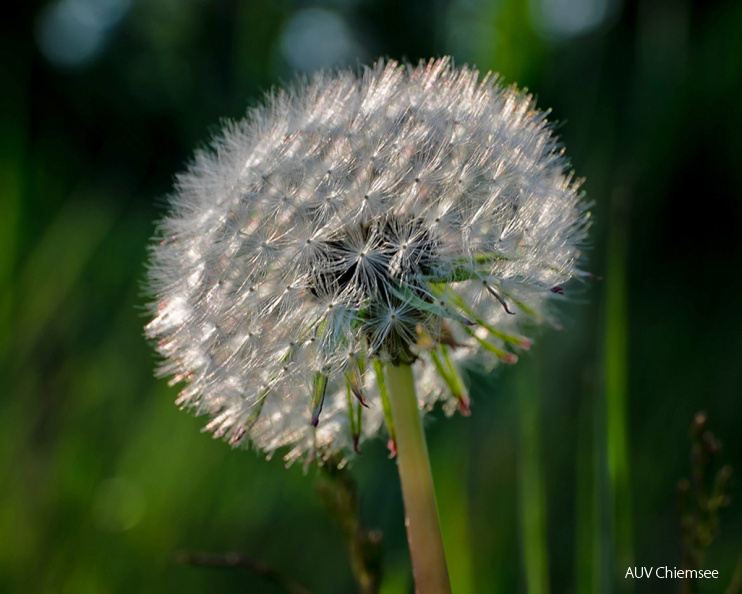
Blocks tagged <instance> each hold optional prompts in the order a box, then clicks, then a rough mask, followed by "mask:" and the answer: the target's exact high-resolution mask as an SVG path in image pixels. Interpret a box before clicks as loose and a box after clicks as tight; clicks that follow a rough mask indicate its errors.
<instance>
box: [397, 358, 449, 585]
mask: <svg viewBox="0 0 742 594" xmlns="http://www.w3.org/2000/svg"><path fill="white" fill-rule="evenodd" d="M385 370H386V380H387V381H386V387H387V389H388V392H389V401H390V404H391V408H392V417H393V419H394V432H395V436H396V441H397V464H398V467H399V477H400V480H401V482H402V497H403V499H404V507H405V515H406V518H405V525H406V526H407V541H408V543H409V546H410V556H411V557H412V572H413V574H414V576H415V586H416V591H417V592H418V594H450V592H451V585H450V583H449V580H448V569H447V568H446V557H445V555H444V553H443V540H442V538H441V529H440V525H439V524H438V511H437V509H436V505H435V493H434V491H433V475H432V473H431V471H430V460H429V459H428V448H427V445H426V444H425V435H424V433H423V429H422V423H421V422H420V411H419V410H418V406H417V397H416V395H415V380H414V377H413V375H412V367H410V366H409V365H386V366H385Z"/></svg>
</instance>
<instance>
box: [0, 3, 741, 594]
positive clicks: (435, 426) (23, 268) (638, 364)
mask: <svg viewBox="0 0 742 594" xmlns="http://www.w3.org/2000/svg"><path fill="white" fill-rule="evenodd" d="M17 9H18V10H19V12H17V13H16V14H15V15H14V16H13V17H12V18H10V17H9V15H6V18H4V20H3V21H2V25H0V26H1V27H2V33H1V34H0V47H1V48H2V62H1V64H0V66H1V68H2V71H1V72H0V81H1V82H0V84H1V85H2V87H1V89H2V90H1V92H0V113H1V114H2V122H3V123H2V131H1V133H0V180H1V181H0V191H1V194H0V200H1V203H0V373H1V377H2V379H3V386H4V389H3V390H2V396H1V397H0V444H1V445H0V591H3V592H13V593H15V592H23V593H27V592H31V593H35V592H39V593H46V592H62V593H88V592H89V593H108V592H111V593H113V592H256V593H276V592H281V591H282V590H280V589H279V588H278V587H277V586H276V585H274V584H272V583H270V582H269V581H267V580H265V579H263V578H261V577H258V576H255V575H253V574H251V573H249V572H244V571H231V570H219V569H213V568H201V567H190V566H183V565H179V564H176V563H175V562H174V561H173V558H174V553H175V552H176V551H179V550H186V551H210V552H226V551H241V552H243V553H245V554H247V555H249V556H251V557H253V558H255V559H258V560H260V561H262V562H264V563H266V564H268V565H270V566H271V567H273V568H275V569H276V570H277V571H280V572H283V573H285V574H286V575H287V576H290V577H291V578H292V579H294V580H296V581H298V582H300V583H301V584H303V585H304V586H305V587H306V588H308V589H309V590H311V591H312V592H315V593H326V592H353V591H354V590H355V585H354V581H353V577H352V573H351V570H350V566H349V563H348V558H347V554H346V551H345V549H344V545H343V541H342V538H341V535H340V532H339V530H338V529H337V528H336V526H335V525H334V524H333V522H332V519H331V518H330V517H329V516H328V514H327V513H326V511H325V510H324V508H323V506H322V503H321V501H320V499H319V498H318V496H317V494H316V492H315V486H314V484H315V479H316V472H315V471H314V470H310V471H309V472H307V473H304V472H303V470H302V467H301V465H295V466H293V467H291V468H290V469H288V470H286V469H285V468H284V464H283V462H282V460H281V459H280V457H278V456H277V457H276V458H275V459H273V460H270V461H266V460H264V459H263V457H261V456H259V455H257V454H255V453H254V452H251V451H231V450H230V448H229V447H228V446H227V445H225V444H223V443H221V442H219V441H212V440H211V439H210V438H209V436H208V435H205V434H201V433H200V428H201V426H202V425H203V424H204V421H203V419H197V418H193V417H191V416H189V415H188V414H185V413H183V412H180V411H178V409H177V408H176V407H175V406H174V405H173V400H174V399H175V396H176V392H177V388H168V387H167V385H166V382H165V381H161V380H155V379H154V378H153V375H152V371H153V367H154V362H155V357H154V354H153V350H152V349H151V348H150V346H149V345H147V344H146V342H145V340H144V338H143V336H142V327H143V325H144V323H145V322H146V321H147V320H146V318H145V317H144V313H143V303H144V302H145V301H146V296H143V295H142V291H141V281H142V278H143V276H144V264H143V263H144V261H145V259H146V256H147V245H148V242H149V238H150V237H151V236H152V234H153V232H154V221H155V220H156V219H157V218H159V217H160V216H162V214H163V212H164V208H165V204H166V201H165V200H164V197H166V196H167V194H168V192H169V191H170V187H171V183H172V180H173V175H174V174H175V173H176V172H178V171H179V170H181V169H182V168H183V167H184V164H185V162H186V161H187V159H188V158H189V155H191V153H192V151H193V150H194V148H196V147H198V146H202V145H203V144H204V143H205V142H206V141H207V140H208V139H209V137H210V135H211V134H212V133H213V132H215V131H216V129H217V128H218V125H219V122H220V120H221V119H222V118H226V117H228V118H239V117H241V116H242V115H243V114H244V113H245V109H246V107H247V106H250V105H256V104H257V103H258V102H259V101H260V100H261V97H262V96H263V94H264V93H265V92H266V91H268V90H270V89H271V88H272V87H273V86H274V85H277V84H281V82H285V81H290V80H292V78H293V76H294V74H293V73H294V72H295V71H303V72H310V71H313V70H316V69H318V68H321V67H326V66H346V65H347V66H350V67H353V68H357V67H358V66H359V65H362V64H367V63H370V62H371V61H373V60H374V59H375V58H376V57H378V56H389V57H394V58H404V59H407V60H410V61H412V62H417V61H418V60H419V59H427V58H429V57H431V56H440V55H445V54H451V55H452V56H454V59H455V61H456V63H457V64H463V63H469V64H475V65H476V66H478V67H479V68H480V70H482V71H486V70H490V69H492V70H495V71H498V72H500V73H501V74H502V76H503V78H504V80H505V81H506V82H507V83H517V84H518V85H520V86H525V87H528V88H529V89H531V91H532V92H534V93H535V94H536V96H537V98H538V104H539V106H540V107H542V108H552V110H553V111H552V113H551V116H550V117H551V119H552V120H554V121H557V122H559V124H558V130H559V134H560V135H561V138H562V139H563V141H564V144H565V146H566V147H567V153H568V155H569V156H570V158H571V160H572V163H573V165H574V167H575V170H576V172H577V174H578V175H579V176H584V177H585V178H586V182H585V184H584V189H585V190H586V192H587V193H588V195H589V197H590V199H591V200H592V201H593V202H594V208H593V213H594V220H595V225H594V227H593V230H592V242H593V245H592V248H591V249H590V251H589V255H588V257H589V259H588V261H587V264H586V265H585V267H586V268H587V269H588V270H590V271H592V272H593V273H594V274H596V275H599V276H601V277H602V278H603V280H593V281H590V282H588V283H587V284H586V285H584V286H581V285H579V284H577V285H575V284H574V283H573V284H570V285H568V286H567V295H568V296H570V295H571V296H572V299H571V300H569V302H568V303H567V304H566V305H565V306H564V307H563V308H562V309H561V321H562V324H563V326H564V329H563V330H561V331H556V330H553V329H545V330H542V331H540V332H538V333H537V334H536V336H535V338H536V344H535V346H534V348H533V349H532V350H531V351H530V352H529V353H523V355H522V356H521V361H520V362H519V363H518V364H517V365H516V366H514V367H508V366H501V367H499V368H498V369H496V370H495V371H494V372H493V373H491V374H489V375H485V374H483V373H482V372H478V371H477V370H471V372H470V373H469V374H468V377H469V380H470V385H471V392H472V401H473V404H472V411H473V414H472V416H471V417H470V418H462V417H458V416H456V417H453V418H451V419H445V418H444V416H443V415H442V414H440V413H439V412H437V413H435V414H433V415H429V417H428V440H429V446H430V450H431V456H432V465H433V473H434V476H435V480H436V489H437V495H438V504H439V509H440V515H441V521H442V526H443V534H444V540H445V546H446V550H447V554H448V557H449V563H450V573H451V578H452V582H453V588H454V592H455V593H456V594H466V593H487V592H517V593H527V594H544V593H547V592H553V593H561V592H565V593H571V592H575V593H580V594H588V593H597V592H599V593H610V592H636V593H641V592H647V593H649V592H677V591H679V590H680V589H681V586H680V584H679V582H678V581H676V580H672V579H664V580H662V579H656V578H653V579H651V580H647V579H643V580H630V579H629V580H627V579H624V576H625V574H626V570H627V568H628V567H629V566H632V567H633V566H639V567H641V566H646V567H657V566H668V567H670V568H673V567H678V568H680V567H683V566H684V565H683V564H684V563H686V564H687V562H688V551H687V550H686V553H685V561H684V553H683V548H682V547H681V540H682V536H681V535H682V530H681V520H680V515H679V513H678V481H679V479H681V477H684V476H686V477H688V478H691V473H692V472H695V475H696V476H695V480H694V481H692V483H691V492H692V493H694V492H696V491H694V489H697V488H698V485H700V484H701V482H700V478H699V476H698V473H699V471H700V469H701V466H702V465H701V464H700V463H698V461H699V460H701V459H702V458H704V456H699V454H698V452H699V451H700V450H697V452H696V456H695V458H696V461H697V463H696V465H695V471H692V469H691V440H690V438H689V428H690V426H691V424H692V421H693V418H694V415H695V414H696V412H697V411H701V410H703V411H706V412H707V414H708V422H707V425H708V428H709V429H710V430H711V431H713V432H714V434H715V435H716V436H717V437H718V438H719V439H720V440H721V441H722V442H723V449H722V450H721V452H719V453H718V454H716V455H715V456H712V458H713V459H711V460H710V461H709V464H708V465H707V466H706V467H705V472H706V474H707V475H708V479H709V481H711V480H712V479H713V475H714V474H715V473H716V472H717V471H718V470H719V468H721V465H722V464H730V465H732V466H733V467H735V468H736V469H737V472H738V473H739V472H742V431H740V421H742V398H741V397H740V396H742V364H741V363H740V358H741V357H742V308H740V303H741V301H742V300H741V298H740V297H741V295H742V272H741V271H742V233H741V231H742V192H740V187H741V186H742V166H741V165H740V163H741V162H742V161H741V158H742V150H740V142H741V141H740V139H742V118H740V117H739V102H740V98H741V97H742V36H740V31H742V3H740V2H739V1H738V0H717V1H709V0H706V1H704V2H700V1H698V2H692V1H691V0H654V1H652V0H641V1H632V0H528V1H525V0H404V1H402V0H378V1H374V0H325V1H309V0H306V1H299V0H296V1H290V0H246V1H243V2H237V1H227V0H177V1H176V0H52V1H49V2H26V3H19V6H18V7H17ZM704 439H705V443H706V446H705V447H706V448H707V449H709V448H711V449H713V447H711V445H709V444H710V441H709V439H708V436H707V437H706V438H704ZM701 441H703V440H701ZM698 447H700V446H698ZM352 473H353V476H354V477H355V478H356V480H357V481H358V484H359V493H360V507H361V513H362V517H363V521H364V523H365V524H366V525H367V526H369V527H373V528H379V529H380V530H382V531H383V533H384V558H383V562H384V583H383V588H382V592H384V593H385V594H396V593H399V594H407V593H409V592H412V581H411V575H410V564H409V555H408V552H407V546H406V537H405V532H404V525H403V509H402V502H401V496H400V492H399V484H398V478H397V473H396V468H395V464H394V462H393V461H390V460H388V459H387V452H386V448H385V444H384V443H382V442H381V441H379V442H378V443H370V444H367V445H366V447H365V448H364V454H363V456H361V457H359V458H357V459H356V461H355V462H354V463H353V465H352ZM709 492H710V491H709ZM692 493H691V499H692V500H693V502H692V503H691V504H690V507H689V508H688V509H686V512H684V513H685V514H686V516H685V517H686V520H685V524H686V529H685V533H686V536H687V537H688V538H691V539H692V538H696V539H697V541H698V542H697V543H696V545H695V551H691V553H693V555H696V556H697V554H698V553H699V552H701V550H702V549H705V544H707V543H708V540H709V539H708V538H706V537H705V536H704V535H705V533H706V532H707V533H708V534H710V535H713V534H714V533H716V530H715V528H714V522H715V516H716V515H717V514H716V513H715V512H714V510H713V509H710V508H713V505H714V501H716V502H717V503H718V502H719V501H718V500H714V499H713V498H711V499H708V498H704V497H703V496H701V497H698V496H697V495H695V496H694V495H693V494H692ZM729 493H730V495H731V504H730V506H729V507H726V508H725V509H722V510H721V511H720V512H719V513H718V519H719V521H720V523H719V528H718V536H717V537H716V538H715V540H714V541H713V543H711V544H710V546H709V547H708V548H707V550H705V555H704V557H705V558H704V559H703V563H704V566H705V567H706V568H708V569H716V570H718V571H719V574H720V578H719V579H718V580H715V581H714V580H704V581H705V582H707V583H704V584H700V585H699V587H698V589H697V591H699V592H709V593H711V592H724V591H725V590H726V588H727V587H728V586H729V584H730V582H731V581H732V574H733V572H734V569H735V567H736V566H737V564H738V560H739V559H740V553H742V494H741V491H740V485H739V481H737V484H736V485H735V484H734V481H733V480H732V484H731V487H730V489H729ZM699 501H700V504H699V503H698V502H699ZM724 502H725V501H724ZM697 508H698V509H697ZM694 514H695V516H694ZM694 517H695V518H696V519H695V520H694V519H693V518H694ZM694 531H695V532H694ZM704 531H705V532H704ZM702 532H703V534H702ZM704 539H705V540H704ZM699 543H701V544H699ZM691 557H692V555H691ZM693 558H696V557H693ZM698 559H700V557H699V558H696V561H694V562H698ZM740 579H742V578H740ZM694 591H696V590H694ZM729 591H730V592H731V591H734V592H736V591H737V590H736V589H734V588H733V587H732V588H730V590H729Z"/></svg>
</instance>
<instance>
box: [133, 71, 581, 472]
mask: <svg viewBox="0 0 742 594" xmlns="http://www.w3.org/2000/svg"><path fill="white" fill-rule="evenodd" d="M587 221H588V213H587V211H586V208H585V203H584V199H583V197H582V196H581V194H580V192H579V181H578V180H575V179H574V178H573V176H572V174H571V173H570V172H569V164H568V162H567V161H566V159H565V157H564V154H563V151H562V149H561V148H560V146H559V143H558V141H557V139H556V137H555V136H554V135H553V132H552V129H551V127H550V125H549V124H548V122H547V120H546V115H545V113H544V112H541V111H539V110H537V109H536V107H535V105H534V102H533V99H532V97H531V96H530V95H527V94H525V93H523V92H521V91H518V90H517V89H516V88H514V87H503V86H502V85H501V84H500V82H499V81H498V79H497V77H496V76H494V75H487V76H485V77H483V78H481V77H480V76H479V73H478V72H477V71H476V70H473V69H470V68H466V67H464V68H454V67H453V66H452V64H451V62H450V60H449V59H448V58H443V59H439V60H431V61H430V62H427V63H421V64H420V65H418V66H417V67H412V66H409V65H403V64H399V63H397V62H394V61H390V62H383V61H381V62H378V63H377V64H375V65H374V66H373V67H370V68H367V69H366V70H365V71H364V72H363V74H362V75H361V76H360V77H359V76H356V75H355V74H353V73H351V72H345V71H341V72H337V73H321V74H317V75H315V76H313V77H312V78H310V79H307V80H305V81H303V82H300V83H297V84H296V85H295V86H294V87H293V88H291V89H289V90H284V91H278V92H276V93H273V94H271V95H270V96H269V97H268V98H267V99H266V101H265V103H264V105H262V106H261V107H258V108H255V109H252V110H251V111H249V112H248V114H247V116H246V117H245V118H244V119H243V120H241V121H239V122H235V123H231V124H228V125H227V126H226V127H225V129H224V130H223V131H222V132H221V134H220V135H219V136H218V137H217V138H216V139H214V140H213V142H212V145H211V147H210V148H209V149H207V150H203V151H200V152H198V153H197V154H196V155H195V157H194V159H193V161H192V163H191V164H190V166H189V168H188V169H187V170H186V171H185V172H184V173H182V174H180V175H179V176H178V177H177V182H176V188H175V191H174V194H173V196H172V199H171V209H170V212H169V213H168V214H167V215H166V216H165V218H164V219H163V220H162V221H161V222H160V225H159V228H158V235H157V238H156V239H155V241H154V242H153V244H152V247H151V250H150V263H149V274H148V282H149V286H150V289H151V293H152V294H153V295H154V296H155V299H154V301H153V304H152V305H151V311H152V315H153V319H152V321H151V322H150V323H149V324H148V325H147V327H146V333H147V335H148V336H149V337H150V338H152V339H154V340H156V348H157V350H158V351H159V353H160V354H161V355H162V356H163V361H162V364H161V366H160V373H161V374H162V375H164V376H170V377H172V378H173V380H174V381H175V382H176V383H178V382H184V387H183V389H182V392H181V394H180V395H179V397H178V400H177V402H178V404H179V405H180V406H181V407H184V408H189V409H192V410H194V411H195V412H196V413H198V414H205V415H208V416H209V417H210V421H209V423H208V425H207V426H206V428H205V430H207V431H210V432H212V434H213V435H214V436H215V437H217V438H223V439H225V440H227V441H229V443H231V444H232V445H247V444H252V445H253V446H254V447H256V448H258V449H259V450H262V451H264V452H266V453H267V454H268V455H272V453H273V452H275V451H276V450H278V449H283V450H284V451H285V452H287V453H286V454H285V457H286V460H287V462H291V461H293V460H295V459H298V458H302V457H304V458H305V459H316V460H319V461H322V460H324V459H327V458H328V457H329V456H331V455H335V454H337V453H342V454H343V455H345V454H347V453H348V452H350V451H351V450H352V449H353V445H354V443H355V444H357V443H358V442H359V441H363V440H364V439H368V438H370V437H373V436H375V435H377V434H378V433H379V432H380V431H381V430H382V426H383V413H382V406H381V402H380V397H379V386H378V381H377V377H376V376H375V374H374V369H373V367H374V366H373V365H372V364H371V363H372V362H373V360H374V359H379V360H381V361H383V362H385V363H391V364H399V363H405V364H412V365H413V366H414V369H415V374H416V376H417V378H418V388H419V390H420V393H419V398H420V400H421V403H422V405H423V406H425V407H428V408H430V407H432V406H433V404H434V403H435V402H436V401H439V400H440V401H443V403H444V408H445V409H446V410H447V411H453V410H456V408H457V406H458V409H459V410H461V411H462V412H464V411H467V412H468V396H467V395H466V394H462V393H460V392H461V389H460V386H459V387H457V386H458V384H460V382H458V384H457V382H455V381H453V379H452V378H455V376H456V374H457V373H458V366H459V364H460V362H461V361H463V360H465V359H467V358H470V357H473V356H478V357H480V358H482V359H483V360H484V361H485V363H487V362H489V363H493V362H495V361H498V360H500V361H504V362H513V361H514V360H515V355H514V353H512V349H517V348H525V347H524V345H528V346H530V341H528V339H526V338H524V337H523V336H522V335H521V334H520V332H521V328H522V327H523V326H524V324H526V323H527V322H528V321H531V322H533V321H548V320H550V319H551V318H550V314H549V312H548V305H549V301H550V300H552V299H553V298H554V297H559V296H560V294H561V292H562V291H563V286H564V285H565V283H566V282H567V281H568V280H569V279H570V278H571V277H572V276H574V275H575V274H576V273H578V272H579V271H578V270H577V268H576V263H577V259H578V258H579V253H580V251H579V250H580V245H581V244H582V243H583V242H584V239H585V236H586V230H587V226H588V224H587ZM555 287H557V288H558V289H559V290H558V291H554V288H555ZM511 314H515V315H511ZM351 396H353V397H352V398H351ZM361 405H364V406H366V405H367V406H368V408H363V410H362V412H363V416H362V422H360V421H359V422H356V419H360V418H361V413H360V409H359V408H358V407H359V406H361ZM314 424H316V427H315V426H314Z"/></svg>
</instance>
